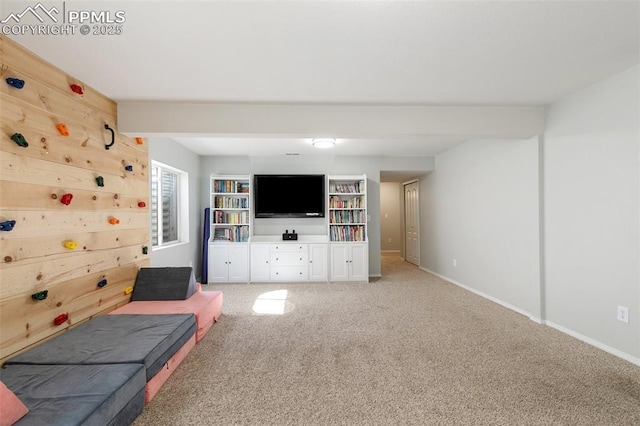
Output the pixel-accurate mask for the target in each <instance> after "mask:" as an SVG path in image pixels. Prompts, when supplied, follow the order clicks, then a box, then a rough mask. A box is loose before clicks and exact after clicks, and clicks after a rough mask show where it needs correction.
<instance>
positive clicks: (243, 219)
mask: <svg viewBox="0 0 640 426" xmlns="http://www.w3.org/2000/svg"><path fill="white" fill-rule="evenodd" d="M213 223H215V224H231V225H246V224H248V223H249V212H246V211H245V212H237V213H235V212H234V213H232V212H225V211H222V210H214V211H213Z"/></svg>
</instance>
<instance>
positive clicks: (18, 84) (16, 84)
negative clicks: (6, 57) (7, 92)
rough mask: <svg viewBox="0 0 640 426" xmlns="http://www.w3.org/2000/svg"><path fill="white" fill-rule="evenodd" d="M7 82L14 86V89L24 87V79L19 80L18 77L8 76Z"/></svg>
mask: <svg viewBox="0 0 640 426" xmlns="http://www.w3.org/2000/svg"><path fill="white" fill-rule="evenodd" d="M7 84H8V85H9V86H11V87H15V88H16V89H22V88H23V87H24V80H20V79H19V78H14V77H9V78H7Z"/></svg>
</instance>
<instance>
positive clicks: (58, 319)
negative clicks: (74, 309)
mask: <svg viewBox="0 0 640 426" xmlns="http://www.w3.org/2000/svg"><path fill="white" fill-rule="evenodd" d="M68 319H69V314H67V313H64V314H60V315H58V316H57V317H55V318H54V319H53V323H54V324H55V325H60V324H64V323H65V321H67V320H68Z"/></svg>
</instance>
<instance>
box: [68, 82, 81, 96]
mask: <svg viewBox="0 0 640 426" xmlns="http://www.w3.org/2000/svg"><path fill="white" fill-rule="evenodd" d="M69 87H70V88H71V90H72V91H73V93H77V94H78V95H84V91H83V90H82V86H78V85H77V84H72V85H70V86H69Z"/></svg>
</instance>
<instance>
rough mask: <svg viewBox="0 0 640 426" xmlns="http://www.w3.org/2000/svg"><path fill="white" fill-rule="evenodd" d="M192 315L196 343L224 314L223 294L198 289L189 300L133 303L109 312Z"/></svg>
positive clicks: (113, 313)
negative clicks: (193, 315) (194, 317)
mask: <svg viewBox="0 0 640 426" xmlns="http://www.w3.org/2000/svg"><path fill="white" fill-rule="evenodd" d="M190 313H192V314H195V316H196V323H197V326H198V329H197V330H196V342H199V341H200V340H201V339H202V338H203V337H204V336H205V334H207V332H208V331H209V329H210V328H211V327H212V326H213V323H214V322H216V321H217V320H218V318H220V315H221V314H222V292H220V291H202V289H201V288H198V291H197V292H196V293H194V294H193V296H191V297H190V298H188V299H187V300H162V301H155V300H154V301H146V302H131V303H127V304H126V305H124V306H122V307H120V308H118V309H116V310H114V311H111V312H109V315H118V314H190Z"/></svg>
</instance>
